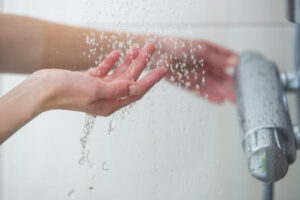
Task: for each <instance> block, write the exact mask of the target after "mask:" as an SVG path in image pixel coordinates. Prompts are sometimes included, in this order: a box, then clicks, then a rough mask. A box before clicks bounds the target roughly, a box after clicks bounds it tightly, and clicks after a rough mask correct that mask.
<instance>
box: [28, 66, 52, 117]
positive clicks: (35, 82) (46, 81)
mask: <svg viewBox="0 0 300 200" xmlns="http://www.w3.org/2000/svg"><path fill="white" fill-rule="evenodd" d="M28 81H29V82H31V84H32V86H33V88H32V89H31V90H32V93H33V94H32V96H33V97H35V100H34V102H35V103H36V107H35V109H34V110H35V113H36V115H38V114H40V113H42V112H45V111H48V110H51V109H55V105H54V104H53V101H52V99H54V98H55V96H56V91H57V90H56V87H55V83H53V82H51V74H50V73H49V70H48V69H45V70H39V71H36V72H34V73H33V74H32V75H31V76H30V77H29V78H28Z"/></svg>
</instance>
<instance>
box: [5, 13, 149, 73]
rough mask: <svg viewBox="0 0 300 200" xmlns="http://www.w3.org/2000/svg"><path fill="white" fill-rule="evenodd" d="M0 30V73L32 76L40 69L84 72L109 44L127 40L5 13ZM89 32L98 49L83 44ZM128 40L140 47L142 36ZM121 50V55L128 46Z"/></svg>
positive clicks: (85, 29)
mask: <svg viewBox="0 0 300 200" xmlns="http://www.w3.org/2000/svg"><path fill="white" fill-rule="evenodd" d="M0 27H1V29H0V72H14V73H32V72H34V71H37V70H39V69H43V68H61V69H70V70H84V69H87V68H89V67H92V66H97V64H96V63H95V61H97V60H99V56H101V55H102V56H101V57H100V60H101V58H102V59H104V55H107V54H108V53H109V52H111V51H112V50H113V45H111V43H112V41H127V37H128V34H125V33H116V32H108V31H97V30H93V29H88V28H79V27H72V26H67V25H61V24H55V23H50V22H46V21H41V20H38V19H34V18H29V17H24V16H18V15H9V14H0ZM92 32H93V33H94V35H95V43H98V46H96V44H94V45H92V44H88V43H87V37H90V38H91V37H92V36H91V35H90V33H92ZM87 35H89V36H87ZM100 36H101V41H100V38H99V37H100ZM130 37H131V38H134V39H133V40H134V42H135V43H139V46H140V47H141V46H143V44H144V42H143V37H142V36H138V35H134V36H130ZM96 47H97V48H96ZM100 47H102V48H100ZM92 48H96V49H95V52H94V53H90V50H91V49H92ZM123 49H124V53H125V51H126V50H128V49H129V46H124V48H123ZM88 54H91V57H88Z"/></svg>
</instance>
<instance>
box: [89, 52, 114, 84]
mask: <svg viewBox="0 0 300 200" xmlns="http://www.w3.org/2000/svg"><path fill="white" fill-rule="evenodd" d="M119 57H120V52H119V51H112V52H111V53H110V54H109V55H108V56H107V57H106V58H105V59H104V61H103V62H102V63H101V64H100V65H99V66H98V67H96V68H95V69H92V70H90V71H88V73H89V74H90V75H91V76H94V77H99V78H102V77H104V76H106V75H107V74H108V72H109V71H110V70H111V68H113V66H114V65H115V63H116V62H117V61H118V59H119Z"/></svg>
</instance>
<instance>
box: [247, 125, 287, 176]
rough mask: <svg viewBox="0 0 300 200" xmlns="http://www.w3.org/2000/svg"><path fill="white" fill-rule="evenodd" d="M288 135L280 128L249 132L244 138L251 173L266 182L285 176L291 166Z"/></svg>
mask: <svg viewBox="0 0 300 200" xmlns="http://www.w3.org/2000/svg"><path fill="white" fill-rule="evenodd" d="M286 139H287V138H286V135H285V134H283V133H281V132H280V130H277V129H272V128H263V129H259V130H256V131H255V133H252V134H249V135H248V137H247V138H245V140H244V145H245V146H246V147H245V149H246V153H247V155H248V168H249V171H250V172H251V174H252V175H253V176H254V177H256V178H257V179H259V180H261V181H264V182H275V181H277V180H279V179H281V178H283V177H284V176H285V175H286V173H287V171H288V167H289V163H288V157H287V154H286V153H285V152H286V151H285V150H286V146H285V145H286V143H287V141H286Z"/></svg>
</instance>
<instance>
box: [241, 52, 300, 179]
mask: <svg viewBox="0 0 300 200" xmlns="http://www.w3.org/2000/svg"><path fill="white" fill-rule="evenodd" d="M235 78H236V88H235V90H236V91H235V92H236V100H237V108H238V115H239V119H240V125H241V138H242V144H243V148H244V151H245V153H246V155H247V158H248V168H249V170H250V172H251V174H252V175H253V176H254V177H256V178H257V179H259V180H262V181H265V182H275V181H277V180H279V179H281V178H282V177H284V176H285V174H286V173H287V170H288V166H289V164H290V163H293V162H294V160H295V159H296V145H295V139H294V132H293V127H292V123H291V119H290V115H289V110H288V106H287V102H286V97H285V93H284V89H283V86H282V84H281V81H280V75H279V72H278V69H277V66H276V65H275V63H272V62H270V61H268V60H266V59H265V58H264V57H263V56H262V55H260V54H258V53H255V52H248V53H245V54H243V55H241V58H240V64H239V66H238V69H237V72H236V74H235Z"/></svg>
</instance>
